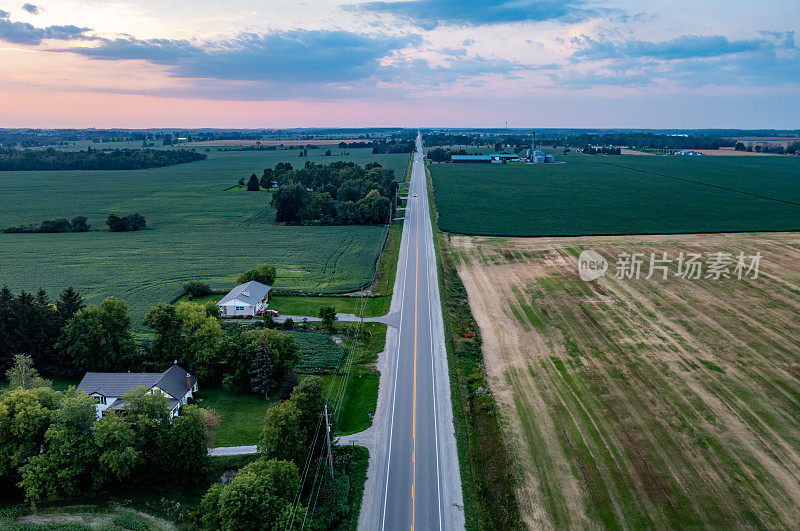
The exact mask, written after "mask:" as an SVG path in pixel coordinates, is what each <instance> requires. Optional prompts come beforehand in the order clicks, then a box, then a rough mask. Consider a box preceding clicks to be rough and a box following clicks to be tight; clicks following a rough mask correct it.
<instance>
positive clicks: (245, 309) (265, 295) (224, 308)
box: [217, 280, 270, 317]
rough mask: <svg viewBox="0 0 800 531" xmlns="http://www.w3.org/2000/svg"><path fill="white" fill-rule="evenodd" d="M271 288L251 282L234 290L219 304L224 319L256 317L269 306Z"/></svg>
mask: <svg viewBox="0 0 800 531" xmlns="http://www.w3.org/2000/svg"><path fill="white" fill-rule="evenodd" d="M269 290H270V287H269V286H265V285H264V284H262V283H260V282H256V281H255V280H251V281H250V282H245V283H244V284H239V285H238V286H236V287H235V288H233V289H232V290H231V291H230V292H229V293H228V294H227V295H225V296H224V297H223V298H222V300H221V301H219V302H218V303H217V306H219V310H220V314H221V315H222V317H256V316H257V315H262V314H263V313H264V310H266V309H267V306H268V305H269Z"/></svg>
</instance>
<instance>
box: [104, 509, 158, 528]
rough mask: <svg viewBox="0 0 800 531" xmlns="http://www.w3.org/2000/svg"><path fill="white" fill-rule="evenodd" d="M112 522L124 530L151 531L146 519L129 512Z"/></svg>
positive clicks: (121, 514) (119, 515)
mask: <svg viewBox="0 0 800 531" xmlns="http://www.w3.org/2000/svg"><path fill="white" fill-rule="evenodd" d="M111 522H112V523H113V524H114V525H116V526H118V527H121V528H122V529H130V530H131V531H147V530H148V529H150V524H149V523H148V521H147V519H146V518H143V517H141V516H139V515H138V514H133V513H129V512H124V513H119V514H118V515H116V516H114V518H113V519H112V520H111Z"/></svg>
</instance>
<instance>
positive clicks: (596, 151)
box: [581, 146, 622, 155]
mask: <svg viewBox="0 0 800 531" xmlns="http://www.w3.org/2000/svg"><path fill="white" fill-rule="evenodd" d="M581 151H582V152H583V153H585V154H587V155H622V149H621V148H618V147H613V146H598V147H592V146H586V147H585V148H583V149H582V150H581Z"/></svg>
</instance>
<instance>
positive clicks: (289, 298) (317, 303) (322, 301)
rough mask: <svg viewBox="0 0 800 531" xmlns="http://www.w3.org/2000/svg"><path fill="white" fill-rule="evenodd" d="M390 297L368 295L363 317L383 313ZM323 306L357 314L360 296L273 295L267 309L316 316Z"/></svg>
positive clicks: (339, 311)
mask: <svg viewBox="0 0 800 531" xmlns="http://www.w3.org/2000/svg"><path fill="white" fill-rule="evenodd" d="M390 303H391V297H369V298H368V299H367V303H366V305H365V306H364V317H378V316H381V315H385V314H386V312H387V311H388V309H389V304H390ZM323 306H333V307H334V308H336V311H337V312H338V313H353V314H358V312H359V311H360V310H361V297H345V296H331V297H304V296H302V295H275V296H273V297H271V298H270V301H269V309H270V310H275V311H277V312H278V313H280V314H283V315H305V316H309V317H316V316H317V315H318V314H319V309H320V308H322V307H323Z"/></svg>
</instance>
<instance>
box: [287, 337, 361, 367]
mask: <svg viewBox="0 0 800 531" xmlns="http://www.w3.org/2000/svg"><path fill="white" fill-rule="evenodd" d="M289 333H290V334H291V335H292V336H293V337H294V338H295V340H296V341H297V344H298V345H300V351H301V352H302V358H301V359H300V362H299V363H298V364H297V370H298V371H299V372H305V373H314V372H317V373H322V372H328V371H332V370H334V369H336V368H337V367H338V366H339V364H340V362H341V361H342V358H344V356H345V354H347V351H346V350H345V348H344V347H343V346H341V345H337V344H336V342H335V341H334V340H333V338H331V336H330V334H324V333H320V332H289Z"/></svg>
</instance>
